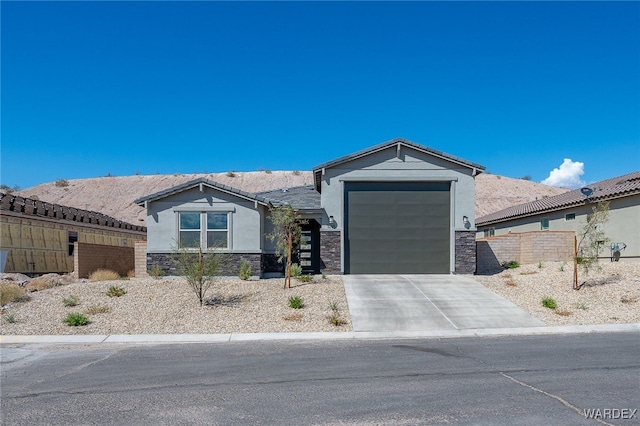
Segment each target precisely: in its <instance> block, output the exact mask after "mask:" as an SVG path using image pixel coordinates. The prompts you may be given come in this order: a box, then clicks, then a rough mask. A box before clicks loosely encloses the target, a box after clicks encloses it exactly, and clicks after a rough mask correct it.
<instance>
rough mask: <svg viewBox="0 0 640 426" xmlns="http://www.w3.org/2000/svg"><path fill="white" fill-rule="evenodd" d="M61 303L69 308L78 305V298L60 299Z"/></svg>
mask: <svg viewBox="0 0 640 426" xmlns="http://www.w3.org/2000/svg"><path fill="white" fill-rule="evenodd" d="M62 303H63V304H64V306H66V307H68V308H70V307H72V306H76V305H77V304H78V303H80V298H79V297H78V296H69V297H65V298H64V299H62Z"/></svg>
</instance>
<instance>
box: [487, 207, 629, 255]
mask: <svg viewBox="0 0 640 426" xmlns="http://www.w3.org/2000/svg"><path fill="white" fill-rule="evenodd" d="M594 206H595V203H594V204H586V205H582V206H577V207H572V208H568V209H564V210H559V211H555V212H548V213H542V214H538V215H535V216H530V217H526V218H520V219H514V220H510V221H505V222H502V223H497V224H494V225H487V226H483V227H481V228H479V229H478V232H477V237H478V238H482V237H484V230H485V229H488V228H492V227H493V228H495V235H496V236H498V235H504V234H508V233H509V232H529V231H540V230H541V225H540V221H541V220H542V219H543V218H548V219H549V230H550V231H576V232H577V231H579V230H580V228H582V227H583V226H584V224H585V223H586V216H587V214H588V213H591V211H592V208H593V207H594ZM570 213H574V214H575V220H566V215H567V214H570ZM604 232H605V234H606V236H607V237H608V238H609V239H610V240H611V242H614V243H625V244H626V245H627V247H626V249H625V250H623V251H622V253H621V255H622V259H623V260H624V259H628V260H636V261H640V195H634V196H629V197H624V198H617V199H614V200H611V201H610V204H609V221H608V222H607V223H606V224H605V225H604ZM609 254H610V250H609V248H608V247H606V248H605V250H603V251H602V254H601V255H602V256H603V257H606V256H609Z"/></svg>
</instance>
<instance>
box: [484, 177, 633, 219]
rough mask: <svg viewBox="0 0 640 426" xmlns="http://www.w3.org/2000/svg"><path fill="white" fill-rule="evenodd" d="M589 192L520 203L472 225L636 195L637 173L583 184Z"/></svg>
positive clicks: (579, 191)
mask: <svg viewBox="0 0 640 426" xmlns="http://www.w3.org/2000/svg"><path fill="white" fill-rule="evenodd" d="M587 187H588V188H591V189H592V190H593V193H592V194H591V195H590V196H589V198H588V199H587V197H585V196H584V195H583V194H582V192H581V190H580V189H575V190H573V191H569V192H565V193H564V194H559V195H554V196H553V197H546V198H541V199H539V200H536V201H532V202H530V203H525V204H520V205H517V206H513V207H509V208H506V209H504V210H500V211H497V212H495V213H490V214H488V215H485V216H482V217H480V218H478V219H477V220H476V226H486V225H491V224H494V223H499V222H504V221H507V220H511V219H517V218H521V217H527V216H534V215H537V214H540V213H544V212H549V211H554V210H562V209H565V208H569V207H575V206H580V205H584V204H586V203H587V202H597V201H606V200H610V199H613V198H620V197H626V196H629V195H635V194H640V171H637V172H633V173H629V174H626V175H623V176H618V177H615V178H611V179H606V180H603V181H601V182H596V183H593V184H591V185H587Z"/></svg>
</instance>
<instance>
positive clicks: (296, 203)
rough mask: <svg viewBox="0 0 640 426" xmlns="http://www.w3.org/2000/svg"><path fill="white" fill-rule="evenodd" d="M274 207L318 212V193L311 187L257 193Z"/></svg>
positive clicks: (319, 206) (319, 207)
mask: <svg viewBox="0 0 640 426" xmlns="http://www.w3.org/2000/svg"><path fill="white" fill-rule="evenodd" d="M256 195H257V196H259V197H264V198H266V199H268V200H270V201H271V203H272V204H274V205H276V206H277V205H281V204H289V205H290V206H291V207H293V208H294V209H296V210H319V209H321V208H322V206H321V205H320V193H319V192H318V191H316V189H315V188H314V186H313V185H304V186H296V187H292V188H283V189H275V190H273V191H265V192H258V193H257V194H256Z"/></svg>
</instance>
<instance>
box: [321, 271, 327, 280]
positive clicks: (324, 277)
mask: <svg viewBox="0 0 640 426" xmlns="http://www.w3.org/2000/svg"><path fill="white" fill-rule="evenodd" d="M322 279H323V280H326V279H327V274H325V273H324V272H323V273H322Z"/></svg>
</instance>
